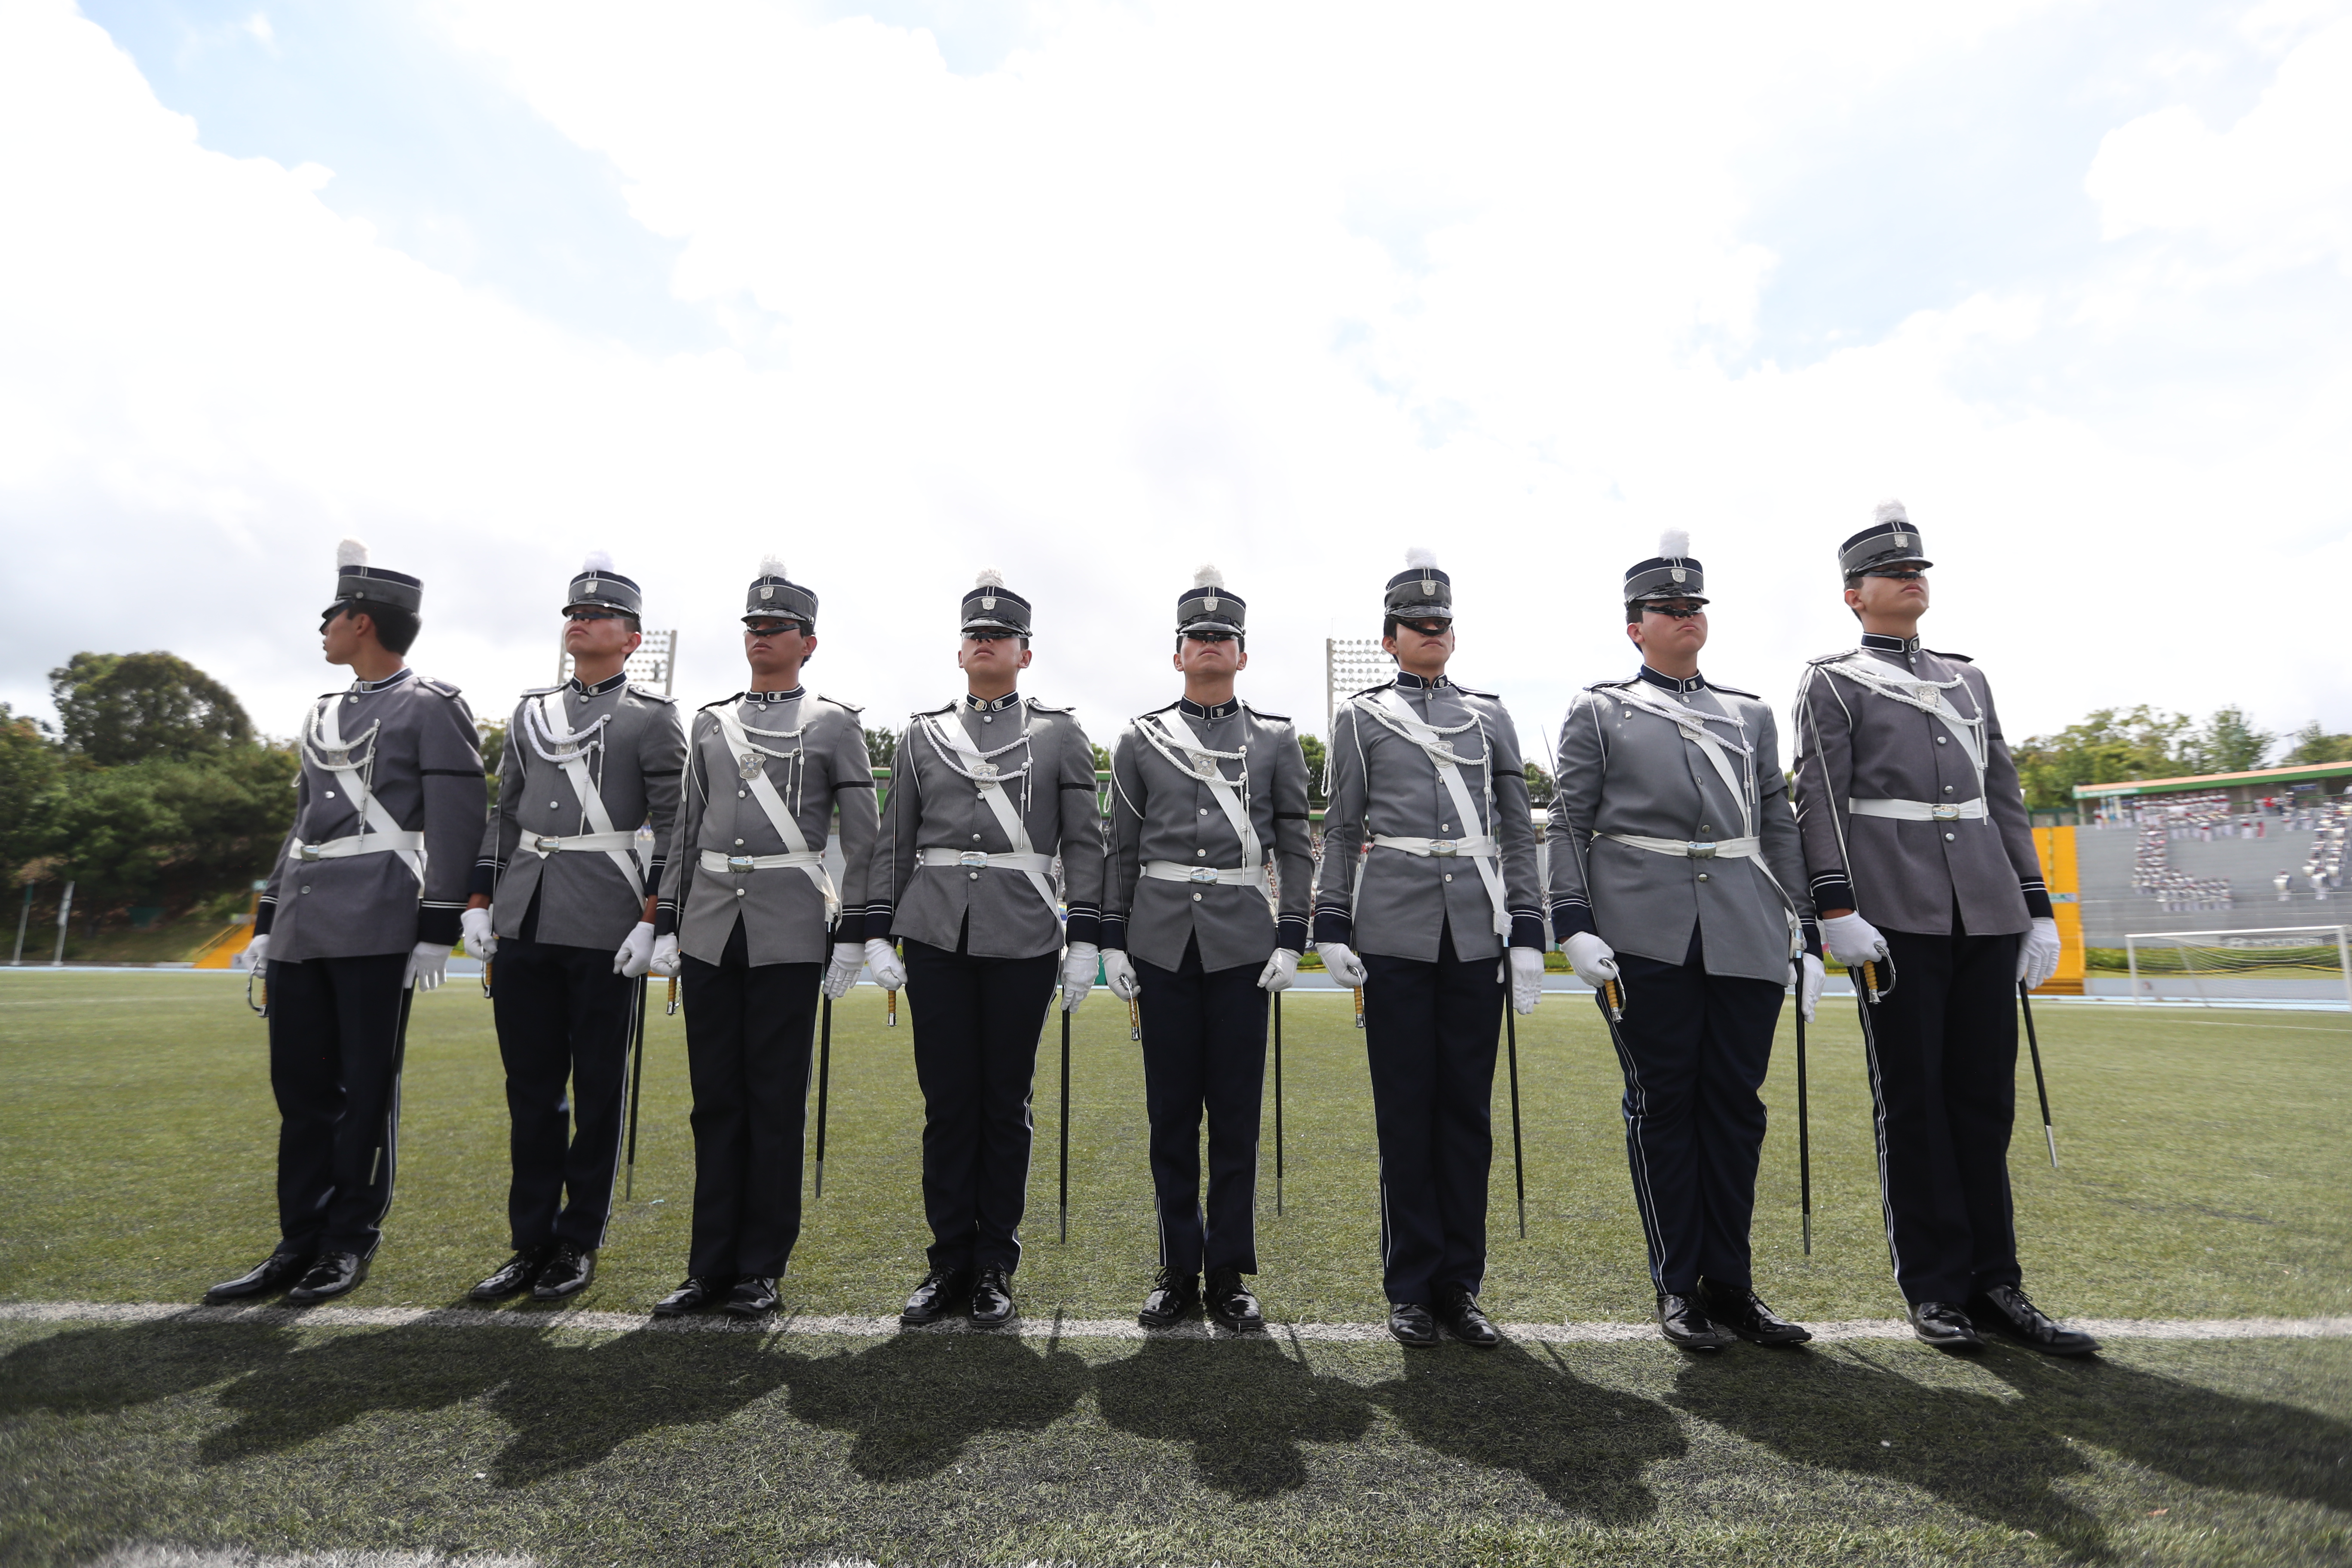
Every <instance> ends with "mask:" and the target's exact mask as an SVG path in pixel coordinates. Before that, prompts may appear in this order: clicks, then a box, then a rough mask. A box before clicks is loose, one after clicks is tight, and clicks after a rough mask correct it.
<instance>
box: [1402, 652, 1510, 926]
mask: <svg viewBox="0 0 2352 1568" xmlns="http://www.w3.org/2000/svg"><path fill="white" fill-rule="evenodd" d="M1380 700H1381V702H1382V703H1384V704H1386V705H1387V706H1388V708H1389V709H1390V710H1391V717H1392V718H1393V719H1394V720H1395V721H1397V722H1398V723H1399V724H1400V725H1401V726H1402V729H1403V730H1404V731H1405V733H1406V734H1407V735H1409V736H1411V737H1412V739H1413V740H1414V741H1417V742H1420V744H1421V749H1422V751H1423V753H1424V754H1426V755H1428V756H1429V765H1430V766H1431V767H1433V768H1435V769H1436V770H1437V776H1438V778H1439V779H1441V780H1442V781H1444V784H1445V793H1446V794H1447V795H1450V796H1452V797H1453V800H1454V812H1455V814H1456V815H1458V816H1460V817H1461V818H1462V823H1463V831H1464V833H1465V836H1466V835H1468V834H1469V833H1470V832H1471V830H1472V829H1475V828H1476V827H1479V826H1483V825H1484V823H1485V820H1486V819H1485V818H1484V817H1482V816H1480V815H1479V813H1478V808H1477V807H1476V806H1475V805H1474V804H1472V802H1471V799H1470V786H1469V785H1467V784H1464V783H1463V782H1462V770H1461V769H1460V768H1458V767H1456V766H1455V765H1454V763H1450V762H1447V761H1446V760H1444V758H1442V757H1439V756H1437V755H1435V754H1434V753H1432V752H1430V748H1431V747H1432V746H1436V745H1443V744H1444V742H1443V741H1441V740H1440V739H1439V738H1438V733H1437V731H1435V730H1434V729H1433V728H1431V727H1430V726H1429V725H1428V724H1426V723H1424V722H1423V721H1421V720H1420V719H1418V718H1416V717H1415V716H1414V714H1413V711H1412V708H1411V707H1410V706H1409V705H1407V703H1406V702H1405V700H1404V699H1403V698H1402V697H1400V696H1398V695H1397V689H1396V688H1395V687H1393V686H1389V687H1384V688H1382V689H1381V695H1380ZM1494 773H1495V743H1494V742H1493V741H1491V740H1489V741H1488V742H1486V775H1487V787H1488V788H1489V789H1490V790H1491V789H1492V788H1493V785H1494ZM1375 842H1377V840H1375ZM1470 863H1471V864H1472V865H1474V866H1475V867H1477V868H1478V879H1479V880H1480V881H1482V882H1484V883H1486V901H1487V902H1488V903H1490V904H1492V905H1493V906H1494V907H1495V934H1496V936H1499V937H1503V938H1506V939H1507V938H1508V937H1509V936H1510V934H1511V911H1510V905H1509V902H1508V900H1507V898H1506V896H1505V894H1504V892H1503V868H1502V862H1501V860H1500V859H1499V858H1496V857H1494V856H1486V855H1481V856H1477V857H1475V858H1473V859H1472V860H1471V862H1470Z"/></svg>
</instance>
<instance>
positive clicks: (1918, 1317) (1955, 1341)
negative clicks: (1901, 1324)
mask: <svg viewBox="0 0 2352 1568" xmlns="http://www.w3.org/2000/svg"><path fill="white" fill-rule="evenodd" d="M1911 1331H1912V1332H1913V1333H1914V1334H1916V1335H1917V1336H1918V1338H1919V1342H1920V1343H1921V1344H1923V1345H1933V1346H1935V1347H1936V1348H1937V1350H1939V1351H1980V1350H1982V1349H1984V1338H1983V1336H1982V1335H1980V1334H1979V1333H1978V1332H1977V1326H1976V1325H1975V1324H1974V1323H1972V1322H1970V1321H1969V1315H1968V1314H1967V1313H1966V1312H1963V1311H1961V1310H1959V1309H1958V1307H1955V1306H1953V1305H1952V1304H1951V1303H1950V1302H1949V1301H1921V1302H1918V1303H1916V1304H1915V1305H1914V1306H1913V1307H1912V1309H1911Z"/></svg>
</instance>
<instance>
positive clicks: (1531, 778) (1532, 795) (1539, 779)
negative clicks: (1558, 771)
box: [1527, 762, 1551, 805]
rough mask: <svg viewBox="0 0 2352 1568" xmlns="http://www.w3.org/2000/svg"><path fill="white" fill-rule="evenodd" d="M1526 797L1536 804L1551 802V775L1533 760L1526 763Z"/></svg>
mask: <svg viewBox="0 0 2352 1568" xmlns="http://www.w3.org/2000/svg"><path fill="white" fill-rule="evenodd" d="M1527 774H1528V800H1530V801H1532V802H1534V803H1535V804H1536V805H1550V804H1551V775H1550V774H1549V773H1546V772H1544V771H1543V769H1542V767H1541V766H1540V765H1538V763H1534V762H1529V763H1528V765H1527Z"/></svg>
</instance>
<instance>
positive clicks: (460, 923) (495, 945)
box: [457, 909, 499, 963]
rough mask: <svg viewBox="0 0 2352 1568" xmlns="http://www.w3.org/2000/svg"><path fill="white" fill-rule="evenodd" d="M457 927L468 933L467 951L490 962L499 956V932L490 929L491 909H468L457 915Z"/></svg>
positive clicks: (485, 961)
mask: <svg viewBox="0 0 2352 1568" xmlns="http://www.w3.org/2000/svg"><path fill="white" fill-rule="evenodd" d="M457 929H458V930H460V931H464V932H465V933H466V951H467V952H470V953H472V954H473V955H474V956H475V957H476V958H478V959H480V960H481V961H482V962H483V963H488V962H489V961H490V960H491V959H492V958H493V957H495V956H497V953H498V951H499V933H498V932H496V931H492V930H491V929H490V911H489V910H487V909H480V910H464V911H463V912H461V913H460V914H459V915H458V916H457Z"/></svg>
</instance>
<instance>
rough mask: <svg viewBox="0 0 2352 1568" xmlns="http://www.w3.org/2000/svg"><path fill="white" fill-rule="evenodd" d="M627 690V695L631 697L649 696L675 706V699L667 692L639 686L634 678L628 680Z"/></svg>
mask: <svg viewBox="0 0 2352 1568" xmlns="http://www.w3.org/2000/svg"><path fill="white" fill-rule="evenodd" d="M628 691H629V695H630V696H632V697H649V698H651V699H653V700H655V701H656V702H666V703H667V704H668V705H669V706H671V707H672V708H675V707H677V698H675V697H672V696H671V695H670V694H669V693H668V692H667V691H656V690H655V689H653V688H652V687H650V686H640V685H638V684H637V683H636V682H635V681H634V680H632V681H630V682H629V686H628Z"/></svg>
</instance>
